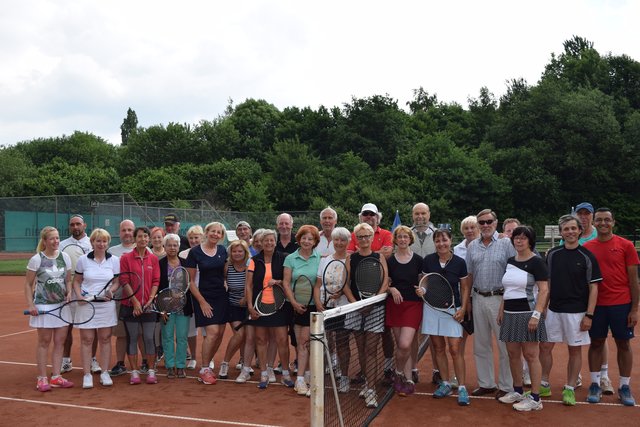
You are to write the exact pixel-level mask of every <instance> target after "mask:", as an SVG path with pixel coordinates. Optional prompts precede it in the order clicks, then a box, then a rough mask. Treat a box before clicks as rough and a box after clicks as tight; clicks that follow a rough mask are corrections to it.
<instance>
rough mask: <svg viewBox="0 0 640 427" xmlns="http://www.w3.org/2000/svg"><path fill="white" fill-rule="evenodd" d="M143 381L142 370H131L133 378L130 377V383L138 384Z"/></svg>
mask: <svg viewBox="0 0 640 427" xmlns="http://www.w3.org/2000/svg"><path fill="white" fill-rule="evenodd" d="M141 382H142V381H141V380H140V372H138V371H137V370H136V369H134V370H133V371H131V378H129V384H131V385H136V384H140V383H141Z"/></svg>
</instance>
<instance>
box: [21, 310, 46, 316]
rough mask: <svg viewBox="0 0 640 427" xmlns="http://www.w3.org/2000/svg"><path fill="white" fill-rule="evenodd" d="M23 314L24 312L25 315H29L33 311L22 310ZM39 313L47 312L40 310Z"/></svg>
mask: <svg viewBox="0 0 640 427" xmlns="http://www.w3.org/2000/svg"><path fill="white" fill-rule="evenodd" d="M22 314H24V315H25V316H28V315H30V314H31V312H30V311H29V310H22ZM38 314H46V312H44V311H38Z"/></svg>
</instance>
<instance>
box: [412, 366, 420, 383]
mask: <svg viewBox="0 0 640 427" xmlns="http://www.w3.org/2000/svg"><path fill="white" fill-rule="evenodd" d="M411 381H413V383H414V384H418V383H419V382H420V372H419V371H418V370H417V369H413V370H411Z"/></svg>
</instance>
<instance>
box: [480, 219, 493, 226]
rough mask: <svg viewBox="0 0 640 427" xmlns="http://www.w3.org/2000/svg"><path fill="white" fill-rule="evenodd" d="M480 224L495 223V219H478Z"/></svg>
mask: <svg viewBox="0 0 640 427" xmlns="http://www.w3.org/2000/svg"><path fill="white" fill-rule="evenodd" d="M478 224H480V225H491V224H493V220H492V219H483V220H482V221H478Z"/></svg>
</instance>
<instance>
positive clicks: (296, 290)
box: [292, 274, 313, 307]
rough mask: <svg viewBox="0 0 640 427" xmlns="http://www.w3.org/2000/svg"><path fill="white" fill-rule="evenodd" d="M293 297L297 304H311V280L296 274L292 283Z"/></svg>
mask: <svg viewBox="0 0 640 427" xmlns="http://www.w3.org/2000/svg"><path fill="white" fill-rule="evenodd" d="M292 290H293V297H294V298H295V300H296V302H297V303H298V304H302V305H304V306H305V307H308V306H309V305H311V300H312V299H313V283H311V280H310V279H309V278H308V277H307V276H305V275H304V274H303V275H300V276H298V278H297V279H296V281H295V282H294V283H293V289H292Z"/></svg>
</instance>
